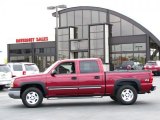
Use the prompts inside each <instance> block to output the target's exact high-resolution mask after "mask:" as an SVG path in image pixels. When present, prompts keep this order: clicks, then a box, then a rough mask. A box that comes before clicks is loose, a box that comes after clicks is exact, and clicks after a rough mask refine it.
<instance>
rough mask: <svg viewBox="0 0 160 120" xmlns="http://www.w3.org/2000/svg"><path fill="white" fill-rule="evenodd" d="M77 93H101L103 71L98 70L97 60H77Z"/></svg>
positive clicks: (102, 89) (102, 90)
mask: <svg viewBox="0 0 160 120" xmlns="http://www.w3.org/2000/svg"><path fill="white" fill-rule="evenodd" d="M78 85H79V89H78V95H93V96H94V95H103V94H104V87H103V86H104V72H102V71H101V70H100V66H99V64H98V61H96V60H84V61H79V74H78Z"/></svg>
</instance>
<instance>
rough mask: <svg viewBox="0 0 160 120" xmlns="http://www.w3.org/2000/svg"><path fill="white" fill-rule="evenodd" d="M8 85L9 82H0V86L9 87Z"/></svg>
mask: <svg viewBox="0 0 160 120" xmlns="http://www.w3.org/2000/svg"><path fill="white" fill-rule="evenodd" d="M10 84H11V80H3V81H1V80H0V85H3V86H5V87H10Z"/></svg>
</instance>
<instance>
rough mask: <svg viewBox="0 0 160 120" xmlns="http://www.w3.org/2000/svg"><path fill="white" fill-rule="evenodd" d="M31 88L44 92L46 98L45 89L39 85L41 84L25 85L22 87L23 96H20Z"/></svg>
mask: <svg viewBox="0 0 160 120" xmlns="http://www.w3.org/2000/svg"><path fill="white" fill-rule="evenodd" d="M30 87H35V88H38V89H39V90H40V91H41V92H42V94H43V96H45V92H44V89H43V87H42V86H41V85H39V84H26V85H23V86H22V87H21V94H20V96H21V95H22V94H23V92H24V91H25V90H26V89H27V88H30Z"/></svg>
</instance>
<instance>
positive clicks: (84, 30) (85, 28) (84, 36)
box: [83, 26, 88, 38]
mask: <svg viewBox="0 0 160 120" xmlns="http://www.w3.org/2000/svg"><path fill="white" fill-rule="evenodd" d="M83 38H88V26H83Z"/></svg>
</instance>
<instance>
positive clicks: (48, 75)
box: [9, 58, 155, 107]
mask: <svg viewBox="0 0 160 120" xmlns="http://www.w3.org/2000/svg"><path fill="white" fill-rule="evenodd" d="M152 81H153V77H152V73H151V72H150V71H138V72H136V71H123V72H120V71H115V72H104V69H103V64H102V61H101V60H100V59H98V58H88V59H70V60H60V61H57V62H55V63H54V64H53V65H51V66H50V67H49V68H48V69H47V70H46V71H45V72H44V73H42V74H37V75H30V76H22V77H17V78H15V79H14V81H13V82H12V85H11V88H10V90H9V96H10V97H11V98H15V99H22V102H23V104H24V105H25V106H26V107H38V106H40V105H41V103H42V101H43V98H52V97H53V98H54V97H56V98H58V97H59V98H61V97H63V98H64V97H72V98H73V97H74V98H77V97H88V96H90V97H93V96H100V97H103V96H110V97H111V98H112V99H113V100H115V101H118V102H119V103H121V104H124V105H130V104H133V103H135V101H136V100H137V94H144V93H150V92H151V91H153V90H155V86H153V85H152Z"/></svg>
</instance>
